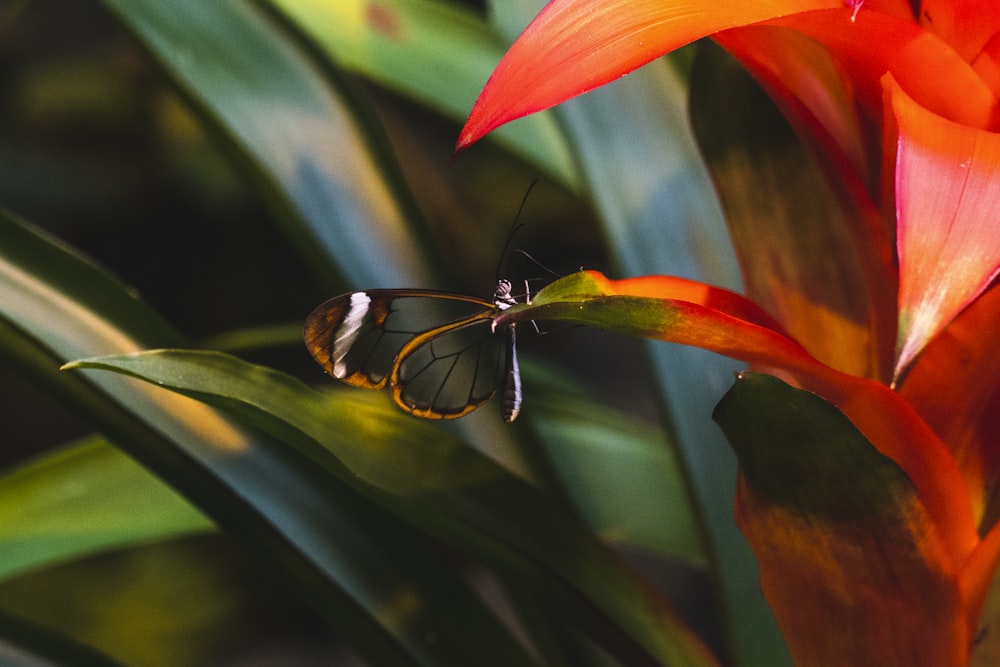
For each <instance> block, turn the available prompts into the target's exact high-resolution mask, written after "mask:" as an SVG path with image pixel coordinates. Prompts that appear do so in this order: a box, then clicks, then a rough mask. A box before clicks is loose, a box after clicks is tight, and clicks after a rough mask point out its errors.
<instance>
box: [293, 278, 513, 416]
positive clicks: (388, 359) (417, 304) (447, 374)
mask: <svg viewBox="0 0 1000 667" xmlns="http://www.w3.org/2000/svg"><path fill="white" fill-rule="evenodd" d="M495 311H496V306H495V305H494V304H493V303H490V302H489V301H485V300H482V299H478V298H476V297H470V296H466V295H461V294H450V293H445V292H432V291H422V290H367V291H365V292H354V293H352V294H345V295H343V296H339V297H335V298H333V299H330V300H329V301H327V302H326V303H324V304H322V305H320V306H319V307H318V308H316V309H315V310H314V311H313V312H312V313H311V314H310V315H309V317H308V318H307V319H306V325H305V341H306V347H307V348H308V349H309V352H310V353H311V354H312V355H313V357H314V358H315V359H316V361H318V362H319V363H320V365H321V366H323V368H324V369H325V370H326V371H327V372H328V373H330V374H331V375H333V376H334V377H336V378H337V379H339V380H342V381H344V382H347V383H349V384H353V385H356V386H360V387H368V388H373V389H379V388H382V387H384V386H385V385H386V384H387V383H388V384H391V385H392V387H393V398H394V399H395V400H396V403H398V404H399V405H400V407H402V408H404V409H405V410H407V411H409V412H412V413H413V414H416V415H419V416H422V417H430V418H439V419H440V418H451V417H460V416H462V415H464V414H467V413H468V412H471V411H472V410H473V409H475V408H476V407H478V406H479V405H481V404H482V403H484V402H485V401H487V400H489V398H490V397H491V396H492V395H493V394H494V392H495V391H496V388H497V386H498V385H499V383H500V382H502V380H503V370H504V367H505V363H506V362H505V349H506V348H505V339H504V336H501V335H494V334H492V333H491V329H490V327H489V326H488V325H489V324H490V322H491V318H492V314H493V313H494V312H495Z"/></svg>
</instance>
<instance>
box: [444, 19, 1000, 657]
mask: <svg viewBox="0 0 1000 667" xmlns="http://www.w3.org/2000/svg"><path fill="white" fill-rule="evenodd" d="M704 36H711V37H712V38H713V39H714V40H715V41H716V42H717V43H718V44H720V45H721V46H722V47H723V48H724V49H725V50H727V51H728V52H729V53H730V54H732V55H733V56H735V57H736V59H738V60H739V61H740V62H741V63H742V65H743V66H744V67H745V68H746V69H747V70H748V71H749V72H750V73H752V74H753V76H754V77H755V78H756V79H757V81H758V82H759V83H760V84H761V86H762V87H763V88H764V89H765V90H766V91H767V92H768V93H769V95H770V96H771V97H772V99H773V100H774V101H775V103H776V104H777V106H778V107H779V108H780V109H781V110H782V112H783V113H784V115H785V117H786V118H787V119H788V121H789V122H790V124H791V125H792V126H793V127H794V129H795V130H796V132H797V133H798V135H799V136H800V137H801V138H802V140H803V141H804V143H805V144H806V145H807V146H808V147H809V148H810V149H811V151H812V153H813V155H814V156H815V159H816V160H817V162H818V164H819V166H820V168H821V170H822V172H823V173H824V174H825V175H826V177H827V179H826V180H827V186H828V187H829V188H830V191H831V192H832V193H833V194H834V195H835V197H834V198H832V200H831V201H832V202H833V204H834V205H835V206H836V214H835V215H825V216H824V217H823V218H822V219H820V216H816V217H813V218H805V219H802V220H801V221H797V224H795V225H794V226H791V227H788V228H785V231H784V238H778V239H775V236H774V234H773V233H772V231H771V226H772V225H774V224H777V223H776V222H775V221H774V220H772V219H771V218H769V217H768V216H766V215H764V216H762V215H757V216H753V215H751V214H752V213H753V210H752V207H751V206H749V205H747V200H746V199H744V200H739V198H738V194H737V192H738V190H739V188H740V186H741V184H740V183H734V182H733V181H732V179H731V178H727V175H726V170H725V166H726V165H725V164H722V163H721V161H715V162H714V166H715V167H716V168H717V171H716V178H717V184H718V186H719V188H720V191H721V193H722V195H723V199H724V202H725V204H726V207H727V209H728V212H729V218H730V219H729V223H730V226H731V230H732V233H733V238H734V241H735V243H736V246H737V251H738V254H739V255H740V259H741V264H742V269H743V272H744V275H745V280H746V285H747V292H748V298H743V297H740V296H738V295H736V294H733V293H731V292H726V291H723V290H719V289H716V288H712V287H709V286H706V285H701V284H697V283H691V282H689V281H685V280H680V279H674V278H666V277H647V278H634V279H629V280H621V281H612V280H608V279H606V278H604V277H603V276H601V275H600V274H597V273H594V272H585V273H581V274H578V275H576V276H572V277H570V278H567V279H565V280H563V281H561V282H560V283H557V284H555V285H553V286H551V288H550V289H549V290H546V291H543V292H542V293H540V294H539V295H537V298H536V299H535V301H534V303H533V304H532V305H530V306H517V307H514V308H511V309H509V310H508V311H505V312H504V313H502V314H501V315H500V316H499V318H497V321H498V323H500V324H503V323H506V322H512V321H517V320H523V319H543V318H556V319H567V320H574V321H580V322H586V323H589V324H593V325H596V326H602V327H605V328H608V329H612V330H616V331H623V332H627V333H632V334H638V335H642V336H649V337H653V338H660V339H663V340H668V341H672V342H677V343H683V344H687V345H695V346H698V347H702V348H706V349H709V350H712V351H715V352H719V353H722V354H724V355H727V356H730V357H735V358H738V359H742V360H745V361H747V362H749V363H750V364H751V365H752V366H753V368H755V369H757V370H761V371H766V372H767V373H769V374H771V375H774V376H777V377H780V378H782V380H784V381H785V382H787V383H790V384H791V385H794V386H795V387H797V388H799V389H800V390H805V391H799V390H795V389H792V388H791V387H788V386H787V385H784V384H783V383H781V382H780V381H779V380H777V379H775V378H771V377H768V376H765V375H758V374H754V373H746V374H741V375H740V376H739V379H738V381H737V384H736V386H735V387H734V389H733V390H732V391H731V392H730V394H729V395H727V396H726V398H725V399H723V401H722V402H721V403H720V404H719V406H718V407H717V409H716V415H715V416H716V419H717V420H718V421H719V422H720V424H721V425H722V427H723V430H724V431H725V432H726V434H727V437H728V438H729V440H730V442H731V444H732V445H733V447H734V448H735V449H736V451H737V455H738V457H739V460H740V465H741V473H740V477H739V481H738V493H737V502H736V516H737V520H738V523H739V525H740V527H741V529H742V531H743V533H744V534H745V536H746V538H747V540H748V541H749V542H750V544H751V546H752V548H753V550H754V552H755V554H756V556H757V558H758V560H759V563H760V572H761V581H762V586H763V589H764V592H765V595H766V597H767V599H768V601H769V603H770V605H771V608H772V609H773V611H774V614H775V616H776V618H777V620H778V622H779V625H780V626H781V628H782V631H783V634H784V636H785V638H786V641H787V643H788V646H789V649H790V651H791V653H792V656H793V659H794V660H795V661H796V663H797V664H801V665H848V664H878V665H936V666H958V665H967V664H989V661H990V660H992V659H995V658H996V651H997V646H998V644H997V639H996V628H995V627H994V625H995V620H996V612H995V609H994V608H993V605H992V604H991V603H989V602H987V600H988V593H989V590H990V586H991V583H992V581H993V579H994V577H995V574H996V569H997V565H998V558H1000V528H998V527H997V525H996V524H997V517H998V514H1000V512H998V510H1000V499H998V497H997V494H996V488H997V486H996V485H997V481H998V475H1000V456H998V455H997V452H998V451H1000V450H998V441H997V438H998V433H1000V431H998V429H997V426H998V424H1000V421H998V420H1000V417H998V415H1000V413H998V411H997V410H998V399H1000V383H998V380H997V378H998V377H1000V375H998V372H997V371H998V366H1000V355H998V354H997V353H996V351H995V341H996V339H995V332H996V331H997V330H998V326H1000V296H998V292H997V290H995V289H991V287H992V284H993V282H994V278H995V276H996V274H997V271H998V269H1000V225H998V224H997V218H996V216H997V205H998V203H1000V135H998V134H996V132H997V131H998V130H1000V106H998V101H997V95H998V93H1000V4H997V3H995V2H992V1H974V0H969V1H964V2H963V1H942V0H923V1H921V0H852V1H851V2H842V1H841V0H769V1H767V2H751V1H747V0H725V1H720V0H711V1H708V2H674V1H672V0H553V1H552V2H550V3H549V4H548V5H547V6H546V7H545V8H544V10H542V12H541V13H540V14H539V15H538V17H537V18H536V19H535V20H534V21H533V22H532V23H531V25H530V26H529V27H528V28H527V29H526V30H525V31H524V33H523V34H522V35H521V36H520V38H519V39H518V40H517V41H516V42H515V43H514V45H513V46H512V47H511V48H510V50H509V51H508V52H507V54H506V55H505V57H504V58H503V60H502V61H501V62H500V64H499V65H498V67H497V68H496V70H495V72H494V73H493V76H492V77H491V79H490V80H489V82H488V83H487V85H486V87H485V88H484V89H483V91H482V94H481V95H480V97H479V99H478V100H477V102H476V104H475V106H474V107H473V109H472V113H471V115H470V116H469V119H468V122H467V124H466V125H465V128H464V129H463V131H462V134H461V136H460V138H459V141H458V148H459V149H464V148H466V147H467V146H469V145H470V144H472V143H473V142H475V141H476V140H478V139H479V138H480V137H482V136H484V135H485V134H487V133H488V132H490V131H492V130H493V129H494V128H496V127H498V126H500V125H501V124H503V123H506V122H507V121H510V120H513V119H515V118H518V117H520V116H523V115H525V114H529V113H531V112H535V111H538V110H541V109H545V108H547V107H550V106H552V105H555V104H558V103H560V102H562V101H564V100H567V99H569V98H570V97H573V96H576V95H578V94H581V93H584V92H586V91H588V90H591V89H593V88H596V87H598V86H601V85H603V84H605V83H608V82H610V81H612V80H613V79H616V78H618V77H620V76H622V75H624V74H626V73H628V72H630V71H631V70H633V69H635V68H637V67H639V66H641V65H643V64H645V63H647V62H649V61H650V60H652V59H654V58H656V57H658V56H659V55H661V54H664V53H666V52H669V51H671V50H673V49H676V48H678V47H680V46H682V45H684V44H687V43H688V42H691V41H693V40H696V39H698V38H700V37H704ZM692 85H695V86H696V85H698V81H697V79H695V81H694V82H693V84H692ZM695 122H698V119H697V118H696V119H695ZM719 131H724V128H719ZM702 134H703V136H704V135H705V132H704V131H703V132H702ZM708 143H711V138H710V137H709V140H708ZM769 159H770V160H773V159H774V156H766V155H765V156H763V158H762V160H763V161H767V160H769ZM761 168H762V169H763V168H766V167H765V166H762V167H761ZM742 185H744V186H745V185H746V184H742ZM772 185H773V186H775V188H774V190H773V192H771V193H766V194H760V193H758V194H757V196H758V198H760V197H768V196H770V197H772V198H773V200H774V201H775V202H780V201H783V200H785V199H787V197H788V193H787V192H784V191H783V190H784V188H786V187H787V188H792V187H795V183H794V182H786V183H781V182H772ZM758 201H759V199H758ZM816 201H817V203H818V202H820V201H823V200H822V199H817V200H816ZM779 208H780V206H779V205H777V204H775V206H774V210H777V209H779ZM758 210H759V209H758ZM816 239H819V241H816ZM816 267H819V268H816ZM757 304H759V305H760V307H759V306H758V305H757ZM765 311H769V313H770V314H769V315H768V314H766V313H765ZM755 397H756V398H755Z"/></svg>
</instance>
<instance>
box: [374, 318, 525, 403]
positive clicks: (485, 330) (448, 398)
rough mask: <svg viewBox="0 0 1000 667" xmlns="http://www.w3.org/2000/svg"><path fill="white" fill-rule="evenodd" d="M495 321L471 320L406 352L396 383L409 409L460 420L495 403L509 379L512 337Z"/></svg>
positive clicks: (427, 336)
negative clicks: (508, 342)
mask: <svg viewBox="0 0 1000 667" xmlns="http://www.w3.org/2000/svg"><path fill="white" fill-rule="evenodd" d="M490 321H491V320H490V319H489V318H485V319H484V318H470V319H469V320H466V321H462V322H459V323H457V324H455V323H453V324H451V325H448V326H446V327H441V328H438V329H434V330H431V331H428V332H425V333H423V334H421V335H420V336H418V337H416V338H414V339H413V340H411V341H410V342H408V343H407V344H406V345H405V346H404V348H403V349H402V350H401V351H400V354H399V357H398V359H397V361H396V365H395V366H394V368H393V372H392V377H391V380H390V385H391V386H392V391H393V398H394V399H395V401H396V403H397V404H398V405H399V406H400V407H402V408H403V409H404V410H407V411H408V412H411V413H413V414H415V415H417V416H420V417H429V418H445V419H448V418H455V417H461V416H463V415H466V414H468V413H469V412H472V411H473V410H475V409H476V408H477V407H479V406H480V405H482V404H483V403H485V402H487V401H488V400H490V398H492V397H493V395H494V394H495V393H496V391H497V387H499V386H500V384H501V383H502V382H503V381H504V380H503V378H504V370H505V365H506V358H507V346H506V339H505V337H504V336H503V335H502V334H500V333H493V331H492V330H491V328H490Z"/></svg>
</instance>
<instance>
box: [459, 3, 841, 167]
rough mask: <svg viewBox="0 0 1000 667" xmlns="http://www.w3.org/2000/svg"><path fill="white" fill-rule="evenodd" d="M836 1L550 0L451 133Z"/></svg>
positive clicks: (467, 135)
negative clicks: (703, 40)
mask: <svg viewBox="0 0 1000 667" xmlns="http://www.w3.org/2000/svg"><path fill="white" fill-rule="evenodd" d="M834 7H836V8H839V9H840V10H841V13H842V14H843V15H844V16H847V15H849V10H847V9H846V8H845V7H844V4H843V2H842V0H755V1H754V2H747V1H746V0H700V1H692V0H689V1H687V2H663V0H553V1H552V2H550V3H549V4H548V5H546V6H545V8H544V9H543V10H542V11H541V13H539V15H538V16H537V17H536V18H535V20H534V21H532V22H531V24H530V25H529V26H528V27H527V28H526V29H525V31H524V32H523V33H522V34H521V36H520V37H519V38H518V39H517V41H516V42H515V43H514V44H513V46H511V48H510V50H509V51H507V54H506V55H505V56H504V57H503V59H502V60H501V61H500V64H499V65H497V68H496V70H495V71H494V72H493V75H492V76H491V77H490V80H489V81H488V82H487V83H486V87H485V88H483V92H482V93H481V94H480V96H479V99H478V100H476V104H475V106H474V107H473V109H472V113H471V114H470V115H469V119H468V121H466V124H465V127H464V128H462V132H461V134H460V135H459V139H458V144H457V146H456V150H462V149H463V148H465V147H466V146H468V145H469V144H471V143H473V142H474V141H476V140H478V139H479V138H481V137H482V136H483V135H485V134H487V133H488V132H490V131H491V130H493V129H495V128H496V127H498V126H499V125H502V124H504V123H506V122H508V121H511V120H514V119H515V118H520V117H521V116H524V115H526V114H529V113H532V112H535V111H540V110H542V109H546V108H548V107H551V106H553V105H555V104H558V103H560V102H563V101H565V100H567V99H569V98H571V97H575V96H576V95H580V94H582V93H585V92H587V91H588V90H592V89H594V88H597V87H598V86H601V85H603V84H605V83H608V82H609V81H612V80H614V79H616V78H618V77H620V76H622V75H623V74H627V73H629V72H631V71H632V70H634V69H636V68H637V67H639V66H641V65H644V64H646V63H647V62H649V61H650V60H652V59H654V58H656V57H658V56H661V55H663V54H664V53H667V52H668V51H672V50H673V49H676V48H677V47H680V46H683V45H684V44H687V43H689V42H692V41H694V40H696V39H698V38H700V37H704V36H706V35H710V34H712V33H714V32H718V31H720V30H726V29H728V28H735V27H737V26H742V25H749V24H751V23H756V22H759V21H764V20H767V19H771V18H775V17H779V16H784V15H787V14H792V13H795V12H802V11H806V10H810V9H820V8H834Z"/></svg>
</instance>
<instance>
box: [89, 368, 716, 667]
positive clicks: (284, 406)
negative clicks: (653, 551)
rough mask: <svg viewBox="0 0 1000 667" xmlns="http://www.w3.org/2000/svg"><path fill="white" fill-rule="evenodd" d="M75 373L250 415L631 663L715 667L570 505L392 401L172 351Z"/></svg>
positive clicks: (249, 420)
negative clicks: (518, 583)
mask: <svg viewBox="0 0 1000 667" xmlns="http://www.w3.org/2000/svg"><path fill="white" fill-rule="evenodd" d="M71 366H72V367H75V368H103V369H107V370H114V371H117V372H121V373H127V374H129V375H132V376H135V377H140V378H142V379H144V380H146V381H148V382H152V383H155V384H157V385H159V386H163V387H167V388H170V389H172V390H174V391H178V392H181V393H183V394H185V395H188V396H192V397H196V398H198V399H200V400H203V401H206V402H208V403H210V404H212V405H216V406H219V407H224V408H225V409H227V410H230V411H232V412H233V413H234V414H238V415H240V416H241V417H242V418H243V419H245V420H247V421H248V422H250V423H253V424H254V425H255V426H256V427H258V428H261V429H263V430H265V431H267V432H268V433H269V434H271V435H272V436H274V437H276V438H278V439H280V440H282V441H284V442H286V443H288V444H290V445H292V446H294V447H295V448H296V449H297V450H298V451H300V452H301V453H302V454H304V455H305V456H307V457H308V458H309V459H310V460H312V461H314V462H315V463H316V464H318V465H320V466H322V467H323V468H324V469H325V470H326V471H328V472H329V473H331V474H333V475H335V476H337V477H338V478H339V479H341V480H343V481H344V482H346V483H349V484H352V485H353V486H355V488H357V489H358V490H359V491H362V492H363V493H365V494H366V495H368V496H369V497H371V498H373V499H376V500H377V501H378V502H379V503H380V504H382V505H384V506H386V507H387V508H389V509H391V510H392V511H393V512H395V513H397V514H398V515H400V516H402V517H404V518H406V519H407V520H408V521H412V522H413V523H415V524H416V525H419V526H420V527H422V528H424V529H426V530H428V531H431V532H433V533H435V534H437V535H439V536H440V537H442V538H443V539H445V540H447V541H449V542H452V543H454V544H456V545H457V546H460V547H461V548H463V549H467V550H470V551H471V552H473V553H476V554H477V555H479V556H480V557H483V558H485V559H486V560H487V561H488V562H492V563H493V564H494V565H496V566H498V567H501V568H502V569H503V570H506V569H510V568H513V569H514V570H516V571H524V572H527V573H529V574H530V579H531V581H532V582H533V586H535V587H536V588H537V589H538V590H544V591H545V594H544V596H543V597H544V598H545V599H546V600H548V601H549V602H548V604H550V605H553V606H554V607H555V609H557V610H559V613H561V614H564V615H566V617H568V618H577V619H578V622H583V623H584V627H585V628H587V631H588V634H589V635H590V636H591V638H593V639H594V640H595V641H598V642H601V643H604V644H605V646H606V647H607V648H608V650H610V651H612V652H613V653H615V654H617V655H619V656H621V657H624V658H626V659H628V660H631V661H639V662H645V661H648V660H650V659H651V658H653V659H655V660H658V661H661V662H663V663H665V664H684V665H695V664H712V660H711V658H710V656H709V655H708V653H707V652H706V651H705V650H704V648H702V647H701V646H700V644H699V643H698V642H697V641H696V640H694V639H693V637H692V635H690V634H689V633H688V631H687V630H685V629H684V628H682V627H680V626H679V625H678V624H677V623H676V622H675V621H674V620H673V618H672V616H671V615H670V614H669V612H668V611H667V610H666V609H665V608H664V607H663V606H662V602H661V601H660V600H659V599H658V598H656V597H654V596H651V595H650V593H649V591H648V590H647V589H646V588H645V587H644V586H643V585H642V584H641V583H640V582H639V581H638V580H636V579H635V578H634V577H633V576H632V574H631V573H630V572H629V570H627V569H626V568H624V567H622V566H621V564H620V563H619V562H618V560H617V559H616V558H615V557H614V556H613V555H612V554H611V553H610V552H609V551H607V550H606V549H605V548H604V547H602V546H601V545H600V543H599V542H598V541H597V540H596V539H595V538H594V536H593V534H592V533H590V532H589V531H588V530H587V529H586V528H584V527H583V526H582V525H581V524H580V523H579V522H578V521H577V520H576V519H575V518H574V516H573V515H572V514H571V513H570V512H568V511H567V510H566V509H565V508H564V507H563V506H562V505H561V504H559V503H557V502H555V500H554V499H552V498H548V497H546V496H545V495H543V494H541V493H540V492H538V491H537V490H535V489H534V488H533V487H531V486H529V485H528V484H526V483H525V482H523V481H522V480H521V479H519V478H517V477H514V476H513V475H511V474H510V473H508V472H506V471H505V470H504V469H503V468H501V467H500V466H498V465H496V464H494V463H492V462H491V461H490V460H489V459H487V458H485V457H483V456H482V455H480V454H479V453H478V452H476V451H475V450H473V449H471V448H468V447H466V446H464V445H462V444H461V443H459V442H457V441H455V440H451V439H448V438H445V437H442V436H441V435H440V434H439V433H438V431H437V430H436V429H434V428H432V427H431V426H430V425H425V424H424V423H422V422H418V423H417V424H416V425H415V424H414V423H413V421H412V418H409V417H407V416H406V415H404V414H402V413H400V412H399V411H393V410H392V409H391V408H390V407H389V406H387V405H386V402H385V401H381V403H380V404H379V405H374V404H373V403H372V402H371V401H370V400H368V399H367V398H362V397H367V396H369V395H370V394H367V393H365V392H357V391H350V392H347V394H346V395H341V396H338V397H337V400H330V398H329V397H327V396H325V395H324V394H321V393H319V392H316V391H315V390H312V389H309V388H308V387H306V386H304V385H302V384H301V383H299V382H298V381H297V380H294V379H292V378H290V377H288V376H286V375H283V374H281V373H278V372H276V371H273V370H270V369H267V368H264V367H261V366H252V365H250V364H246V363H244V362H241V361H239V360H236V359H234V358H232V357H228V356H226V355H222V354H218V353H211V352H196V351H182V350H160V351H151V352H145V353H140V354H133V355H121V356H116V357H104V358H99V359H89V360H81V361H77V362H74V363H73V364H72V365H71ZM598 573H599V574H598ZM536 593H537V591H536ZM581 603H582V604H581Z"/></svg>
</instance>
